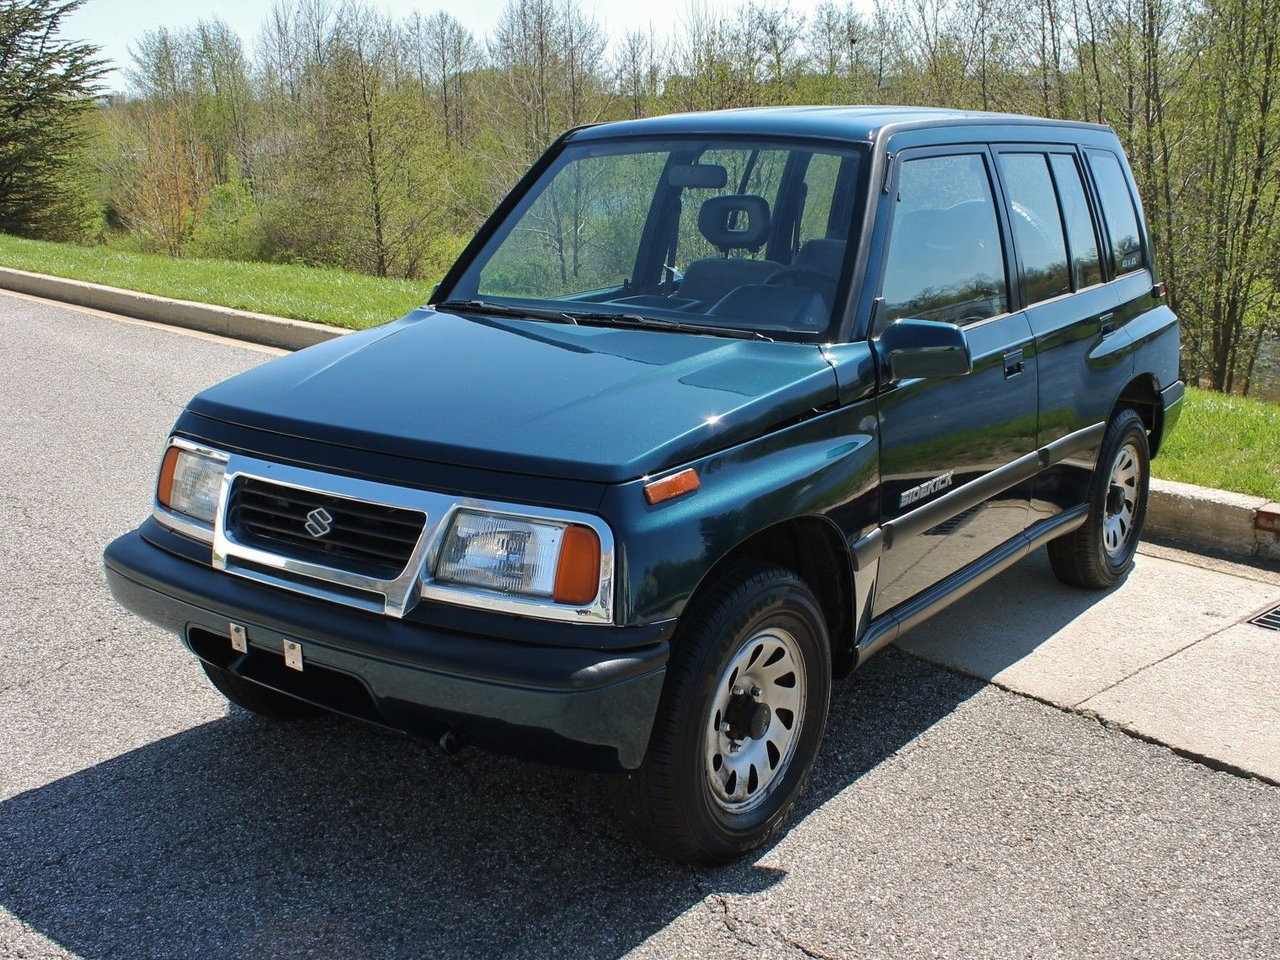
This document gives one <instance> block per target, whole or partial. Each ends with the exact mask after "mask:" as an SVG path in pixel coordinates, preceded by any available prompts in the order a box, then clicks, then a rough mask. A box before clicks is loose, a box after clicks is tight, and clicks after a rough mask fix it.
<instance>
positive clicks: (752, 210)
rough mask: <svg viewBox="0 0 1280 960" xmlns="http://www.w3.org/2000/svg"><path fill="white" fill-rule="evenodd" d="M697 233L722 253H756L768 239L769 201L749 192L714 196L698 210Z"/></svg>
mask: <svg viewBox="0 0 1280 960" xmlns="http://www.w3.org/2000/svg"><path fill="white" fill-rule="evenodd" d="M698 230H699V231H700V232H701V233H702V235H703V236H704V237H706V238H707V242H708V243H710V244H711V245H712V246H713V247H715V248H716V249H717V250H719V251H720V252H721V253H725V254H727V253H728V252H729V251H730V250H750V251H751V252H752V253H754V252H755V251H757V250H759V249H760V248H761V247H763V246H764V243H765V241H766V240H767V239H769V202H768V201H767V200H765V198H764V197H757V196H754V195H752V194H748V193H735V194H727V195H725V196H723V197H712V198H711V199H709V200H705V201H703V204H702V209H700V210H699V211H698Z"/></svg>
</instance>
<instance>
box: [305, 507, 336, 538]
mask: <svg viewBox="0 0 1280 960" xmlns="http://www.w3.org/2000/svg"><path fill="white" fill-rule="evenodd" d="M306 529H307V533H309V534H311V535H312V536H313V537H315V538H316V539H317V540H319V539H320V538H321V537H323V536H324V535H325V534H327V533H328V532H329V531H330V530H332V529H333V514H331V513H330V512H329V511H328V510H326V509H325V508H324V507H317V508H316V509H315V510H312V511H311V512H310V513H308V514H307V524H306Z"/></svg>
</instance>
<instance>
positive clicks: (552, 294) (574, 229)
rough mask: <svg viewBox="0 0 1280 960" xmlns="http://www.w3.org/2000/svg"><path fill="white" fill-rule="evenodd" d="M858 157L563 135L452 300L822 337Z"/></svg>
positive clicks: (853, 202) (795, 147)
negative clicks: (560, 147) (563, 144)
mask: <svg viewBox="0 0 1280 960" xmlns="http://www.w3.org/2000/svg"><path fill="white" fill-rule="evenodd" d="M864 156H865V154H864V153H863V152H862V151H861V150H858V149H843V150H841V149H833V148H831V147H829V146H820V145H819V146H815V145H812V144H799V143H797V144H787V143H775V142H768V143H762V142H756V143H754V144H753V143H744V142H741V141H726V140H723V139H705V140H675V141H673V140H667V141H661V142H658V141H636V140H627V141H625V142H613V143H584V144H578V145H574V144H572V143H571V144H570V145H569V146H568V147H567V148H566V149H565V150H564V151H563V152H562V153H561V154H560V155H559V156H558V157H557V158H556V160H555V162H554V163H553V164H552V165H551V166H550V167H549V168H548V169H547V170H546V172H545V173H544V174H543V175H542V176H541V177H540V178H539V180H538V181H537V182H536V183H535V184H534V185H533V187H532V188H531V189H530V190H529V191H528V193H527V194H526V195H525V196H524V197H523V198H522V199H521V201H520V203H519V204H518V205H517V207H516V208H515V209H514V211H513V212H512V213H511V215H510V216H508V217H507V218H506V220H504V222H503V223H501V224H500V225H499V226H498V228H497V230H496V231H495V233H494V234H493V236H492V237H491V238H490V239H489V242H488V243H487V244H486V245H485V247H484V248H483V249H482V250H481V252H480V254H479V255H478V256H477V257H476V258H475V259H474V260H473V261H472V262H471V264H470V265H469V266H468V267H467V268H466V270H465V272H464V273H463V274H462V275H461V277H460V278H459V280H458V282H457V283H456V284H455V285H454V287H453V288H452V290H450V291H449V294H448V295H449V299H450V300H451V301H453V302H455V303H457V302H460V301H475V302H476V303H474V304H473V305H474V306H476V307H480V306H484V305H488V306H491V307H502V308H508V307H517V308H518V307H528V308H530V310H531V311H537V312H539V313H542V314H545V313H546V311H548V310H550V311H554V312H555V314H556V315H557V316H561V317H563V318H564V319H567V320H574V319H577V320H579V321H582V322H609V321H610V320H612V319H614V318H616V319H617V320H618V321H619V322H623V321H625V322H628V323H633V324H643V323H644V322H645V321H646V320H652V321H654V323H653V324H652V325H653V326H655V327H659V326H662V327H665V328H666V329H673V330H674V329H694V328H696V329H698V330H699V331H700V332H708V331H710V332H715V331H717V330H723V331H724V332H725V333H730V332H742V331H750V332H752V333H754V334H756V335H762V336H770V337H773V336H775V335H777V334H810V335H818V334H822V333H825V332H827V331H828V329H829V327H830V326H831V321H832V312H833V309H834V307H835V305H836V303H838V302H839V301H840V299H841V298H842V291H843V282H844V270H843V267H844V261H845V252H846V250H847V249H848V248H849V246H850V245H851V244H850V240H851V237H850V228H851V224H853V223H854V222H856V219H855V218H856V216H857V215H858V214H859V213H860V211H859V210H858V209H856V208H857V207H858V206H859V203H860V198H861V195H862V192H863V191H862V189H861V188H860V187H861V181H862V176H861V174H862V172H863V168H864V166H865V164H864V162H863V159H864Z"/></svg>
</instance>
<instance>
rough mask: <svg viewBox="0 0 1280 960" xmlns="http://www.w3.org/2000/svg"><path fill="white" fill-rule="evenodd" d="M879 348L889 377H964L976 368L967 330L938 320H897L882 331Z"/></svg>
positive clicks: (877, 342) (899, 378)
mask: <svg viewBox="0 0 1280 960" xmlns="http://www.w3.org/2000/svg"><path fill="white" fill-rule="evenodd" d="M876 350H877V352H878V353H879V354H880V359H881V360H882V362H883V363H884V366H885V367H886V368H887V370H888V374H889V379H890V380H907V379H911V378H914V377H963V376H967V375H968V374H970V373H972V372H973V355H972V354H971V353H970V352H969V341H968V340H967V339H966V338H965V335H964V331H963V330H962V329H960V328H959V327H957V326H956V325H955V324H954V323H940V322H939V321H937V320H895V321H894V322H893V323H891V324H889V326H888V327H887V328H885V331H884V333H882V334H880V339H879V340H877V341H876Z"/></svg>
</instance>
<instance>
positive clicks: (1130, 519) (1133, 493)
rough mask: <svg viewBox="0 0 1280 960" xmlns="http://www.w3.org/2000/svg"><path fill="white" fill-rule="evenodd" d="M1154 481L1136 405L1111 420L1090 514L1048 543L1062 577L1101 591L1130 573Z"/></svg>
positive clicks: (1095, 476)
mask: <svg viewBox="0 0 1280 960" xmlns="http://www.w3.org/2000/svg"><path fill="white" fill-rule="evenodd" d="M1150 482H1151V452H1150V449H1149V447H1148V445H1147V430H1146V426H1145V425H1144V424H1143V422H1142V419H1141V418H1140V417H1139V416H1138V415H1137V414H1136V413H1134V412H1133V411H1132V410H1128V409H1125V410H1121V411H1120V412H1119V413H1118V414H1116V416H1115V418H1114V419H1113V420H1112V421H1111V423H1110V424H1108V425H1107V432H1106V434H1105V435H1104V436H1103V440H1102V446H1101V449H1100V450H1099V452H1098V464H1097V466H1096V467H1094V471H1093V479H1092V480H1091V481H1090V482H1089V513H1088V517H1087V519H1086V520H1085V522H1084V524H1083V525H1082V526H1080V527H1078V528H1077V529H1075V530H1073V531H1072V532H1071V533H1068V534H1066V535H1065V536H1062V537H1059V538H1058V539H1056V540H1051V541H1050V542H1049V561H1050V563H1051V564H1052V565H1053V572H1054V573H1055V574H1057V576H1058V579H1059V580H1061V581H1063V582H1064V583H1069V584H1071V585H1072V586H1076V587H1085V588H1087V589H1092V590H1101V589H1105V588H1106V587H1112V586H1115V585H1116V584H1117V583H1119V582H1120V581H1121V580H1123V579H1124V578H1125V577H1126V576H1127V575H1128V573H1129V571H1130V570H1131V569H1132V568H1133V557H1134V554H1135V553H1137V550H1138V537H1139V536H1141V534H1142V523H1143V521H1144V520H1145V519H1146V516H1147V490H1148V487H1149V485H1150Z"/></svg>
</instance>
